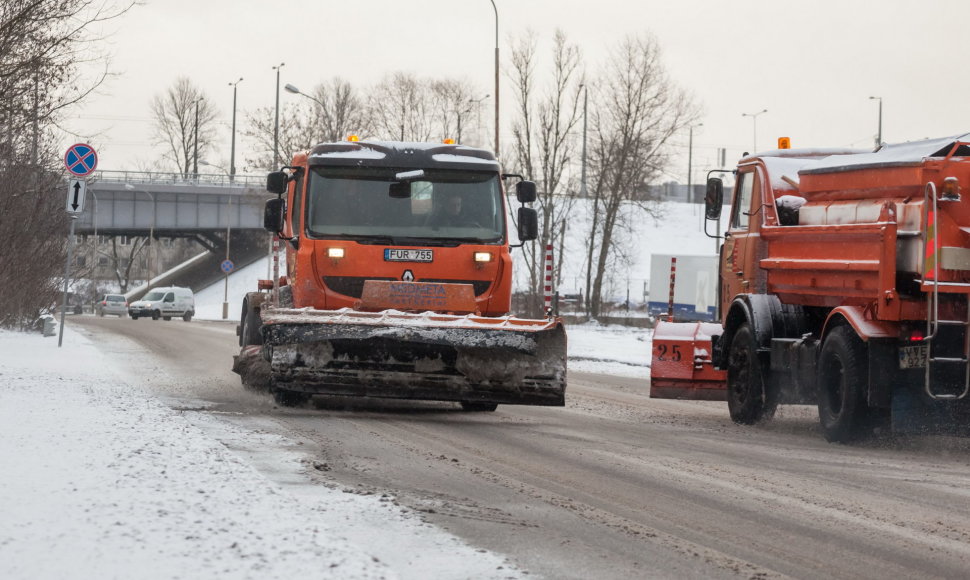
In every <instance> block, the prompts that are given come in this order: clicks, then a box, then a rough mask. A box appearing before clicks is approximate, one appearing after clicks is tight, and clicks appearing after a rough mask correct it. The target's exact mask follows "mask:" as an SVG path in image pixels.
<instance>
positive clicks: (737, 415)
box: [727, 323, 778, 425]
mask: <svg viewBox="0 0 970 580" xmlns="http://www.w3.org/2000/svg"><path fill="white" fill-rule="evenodd" d="M729 349H730V350H729V351H728V368H727V391H728V392H727V400H728V411H729V412H730V414H731V420H732V421H734V422H735V423H738V424H739V425H754V424H755V423H759V422H761V421H764V420H767V419H770V418H771V417H773V416H774V414H775V408H776V407H777V406H778V403H777V397H776V396H775V395H774V392H773V391H771V392H769V391H767V390H766V389H765V384H764V375H763V374H762V372H761V361H760V360H759V359H758V345H757V343H756V342H755V337H754V331H753V330H752V328H751V325H750V324H748V323H744V324H742V325H741V326H740V327H739V328H738V330H737V331H736V332H735V333H734V338H733V339H732V340H731V346H730V347H729Z"/></svg>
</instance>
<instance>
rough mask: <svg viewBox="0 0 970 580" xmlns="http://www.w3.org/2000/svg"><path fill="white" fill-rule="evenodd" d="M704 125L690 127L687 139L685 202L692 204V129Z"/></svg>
mask: <svg viewBox="0 0 970 580" xmlns="http://www.w3.org/2000/svg"><path fill="white" fill-rule="evenodd" d="M703 126H704V123H698V124H696V125H691V126H690V132H689V135H690V136H689V137H688V139H687V202H688V203H693V201H694V189H693V179H692V177H693V167H692V164H693V162H694V127H703Z"/></svg>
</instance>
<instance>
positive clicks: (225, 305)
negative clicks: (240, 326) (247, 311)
mask: <svg viewBox="0 0 970 580" xmlns="http://www.w3.org/2000/svg"><path fill="white" fill-rule="evenodd" d="M199 164H200V165H206V166H208V167H215V168H216V169H221V170H222V172H223V173H225V174H226V175H229V172H228V171H226V169H225V168H224V167H222V166H219V165H216V164H215V163H209V162H208V161H199ZM230 179H231V177H230ZM231 235H232V195H231V194H230V195H228V196H227V202H226V261H227V262H228V261H229V242H230V239H231V238H230V236H231ZM224 271H225V275H226V276H225V285H224V287H223V293H222V319H223V320H226V319H227V318H229V272H228V271H227V270H224Z"/></svg>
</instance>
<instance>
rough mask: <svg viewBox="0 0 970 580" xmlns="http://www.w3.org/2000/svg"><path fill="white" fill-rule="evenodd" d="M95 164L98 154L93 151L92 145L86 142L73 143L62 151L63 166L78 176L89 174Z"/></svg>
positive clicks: (96, 164) (92, 171)
mask: <svg viewBox="0 0 970 580" xmlns="http://www.w3.org/2000/svg"><path fill="white" fill-rule="evenodd" d="M97 166H98V154H97V153H96V152H95V151H94V147H91V146H90V145H88V144H86V143H75V144H74V145H71V146H70V147H68V148H67V152H66V153H64V167H67V170H68V171H70V172H71V174H72V175H76V176H78V177H84V176H86V175H91V174H92V173H94V170H95V168H97Z"/></svg>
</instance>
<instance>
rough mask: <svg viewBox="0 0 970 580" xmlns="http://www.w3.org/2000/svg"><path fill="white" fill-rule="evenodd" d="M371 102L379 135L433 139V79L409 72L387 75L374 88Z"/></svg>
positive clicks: (375, 128) (369, 99)
mask: <svg viewBox="0 0 970 580" xmlns="http://www.w3.org/2000/svg"><path fill="white" fill-rule="evenodd" d="M368 105H369V107H370V111H371V117H372V119H373V122H374V133H375V136H376V137H378V138H380V139H394V140H399V141H429V140H431V138H432V137H433V136H434V134H435V108H436V107H435V101H434V97H433V91H432V90H431V82H430V81H426V80H422V79H419V78H417V77H415V76H413V75H410V74H407V73H402V72H398V73H394V74H392V75H390V76H388V77H385V78H384V80H382V81H381V82H380V83H378V84H377V86H376V87H374V88H373V90H371V92H370V97H369V98H368Z"/></svg>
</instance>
